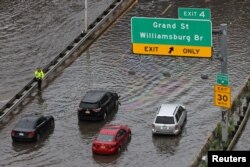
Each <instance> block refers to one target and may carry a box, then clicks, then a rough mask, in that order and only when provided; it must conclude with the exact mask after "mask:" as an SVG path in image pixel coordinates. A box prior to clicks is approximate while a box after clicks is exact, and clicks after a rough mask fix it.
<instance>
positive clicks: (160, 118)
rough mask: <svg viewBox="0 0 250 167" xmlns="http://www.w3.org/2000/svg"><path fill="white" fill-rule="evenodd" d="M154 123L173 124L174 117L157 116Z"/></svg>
mask: <svg viewBox="0 0 250 167" xmlns="http://www.w3.org/2000/svg"><path fill="white" fill-rule="evenodd" d="M155 123H158V124H174V123H175V122H174V117H169V116H157V117H156V120H155Z"/></svg>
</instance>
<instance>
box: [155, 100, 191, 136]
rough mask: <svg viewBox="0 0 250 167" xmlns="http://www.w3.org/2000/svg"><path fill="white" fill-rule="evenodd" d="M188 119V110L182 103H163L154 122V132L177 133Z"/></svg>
mask: <svg viewBox="0 0 250 167" xmlns="http://www.w3.org/2000/svg"><path fill="white" fill-rule="evenodd" d="M186 119H187V111H186V109H185V107H184V106H183V105H180V104H162V105H161V106H160V108H159V110H158V111H157V113H156V115H155V118H154V121H153V123H152V133H153V134H173V135H177V134H179V133H180V132H181V129H182V127H183V125H184V123H185V121H186Z"/></svg>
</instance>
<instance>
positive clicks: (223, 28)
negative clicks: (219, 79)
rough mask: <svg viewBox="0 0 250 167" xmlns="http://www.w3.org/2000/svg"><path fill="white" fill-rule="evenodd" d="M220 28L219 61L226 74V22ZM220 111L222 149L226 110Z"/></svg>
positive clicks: (225, 140)
mask: <svg viewBox="0 0 250 167" xmlns="http://www.w3.org/2000/svg"><path fill="white" fill-rule="evenodd" d="M220 29H221V32H222V37H221V56H222V61H221V73H223V74H227V43H226V38H227V24H221V25H220ZM221 112H222V114H221V115H222V118H221V128H222V146H223V150H225V149H226V142H227V141H228V132H227V128H228V110H224V109H222V110H221Z"/></svg>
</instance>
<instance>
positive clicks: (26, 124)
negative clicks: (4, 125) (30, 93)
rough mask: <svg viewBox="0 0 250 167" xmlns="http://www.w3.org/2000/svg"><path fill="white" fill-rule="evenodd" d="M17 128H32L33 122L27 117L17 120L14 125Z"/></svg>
mask: <svg viewBox="0 0 250 167" xmlns="http://www.w3.org/2000/svg"><path fill="white" fill-rule="evenodd" d="M16 127H17V128H27V129H30V128H34V127H35V122H34V121H31V120H29V119H22V120H21V121H19V122H18V123H17V125H16Z"/></svg>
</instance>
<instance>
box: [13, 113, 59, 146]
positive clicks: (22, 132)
mask: <svg viewBox="0 0 250 167" xmlns="http://www.w3.org/2000/svg"><path fill="white" fill-rule="evenodd" d="M54 126H55V120H54V118H53V116H28V117H23V118H21V119H20V120H19V121H18V123H17V124H16V126H15V127H14V129H13V130H12V132H11V138H12V140H13V141H38V140H39V139H40V138H41V136H42V135H43V134H45V132H47V131H49V130H51V129H54Z"/></svg>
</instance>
